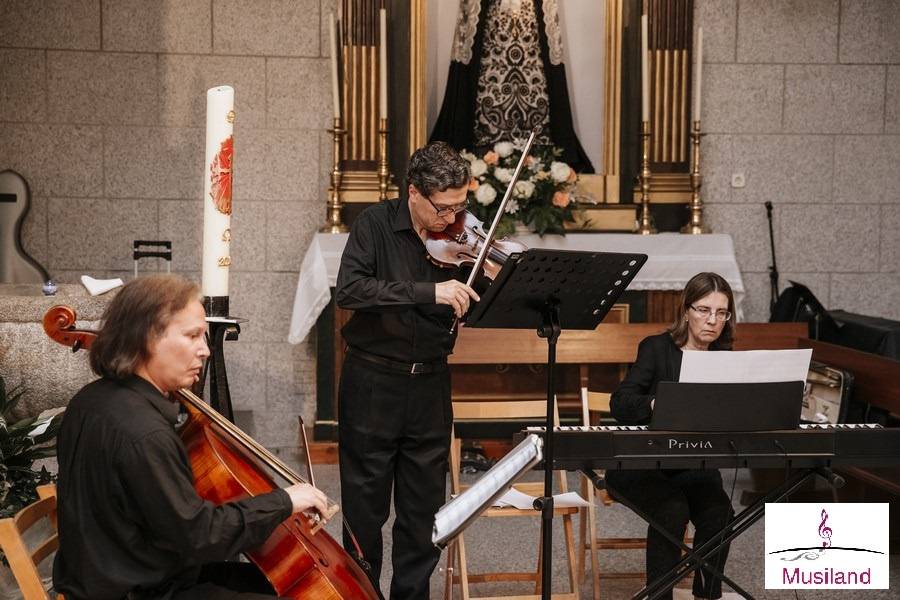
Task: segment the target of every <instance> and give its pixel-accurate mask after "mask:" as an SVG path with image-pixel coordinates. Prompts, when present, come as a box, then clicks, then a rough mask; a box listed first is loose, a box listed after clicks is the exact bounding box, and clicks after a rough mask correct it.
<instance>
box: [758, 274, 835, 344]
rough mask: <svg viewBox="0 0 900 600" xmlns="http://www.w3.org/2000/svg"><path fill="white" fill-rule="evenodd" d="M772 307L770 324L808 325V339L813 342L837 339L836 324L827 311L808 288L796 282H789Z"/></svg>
mask: <svg viewBox="0 0 900 600" xmlns="http://www.w3.org/2000/svg"><path fill="white" fill-rule="evenodd" d="M790 284H791V285H790V287H787V288H785V289H784V290H783V291H782V292H781V293H780V294H778V299H777V300H776V301H775V306H774V307H772V314H771V315H770V316H769V322H770V323H789V322H794V323H801V322H806V323H808V324H809V337H811V338H812V339H814V340H822V341H825V342H834V341H835V340H836V339H837V334H838V329H839V327H838V324H837V322H836V321H835V320H834V319H833V318H831V317H830V316H829V315H828V311H827V310H825V307H824V306H822V303H821V302H819V300H818V299H817V298H816V296H815V294H813V293H812V292H811V291H810V289H809V288H808V287H806V286H805V285H803V284H802V283H797V282H796V281H790Z"/></svg>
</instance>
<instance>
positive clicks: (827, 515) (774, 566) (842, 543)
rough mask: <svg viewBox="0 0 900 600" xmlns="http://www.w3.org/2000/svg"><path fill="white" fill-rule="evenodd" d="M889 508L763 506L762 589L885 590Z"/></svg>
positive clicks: (870, 506)
mask: <svg viewBox="0 0 900 600" xmlns="http://www.w3.org/2000/svg"><path fill="white" fill-rule="evenodd" d="M888 510H889V508H888V504H887V503H881V504H871V503H844V504H805V503H797V504H766V557H765V560H766V589H887V588H888V561H889V557H888V518H889V517H888Z"/></svg>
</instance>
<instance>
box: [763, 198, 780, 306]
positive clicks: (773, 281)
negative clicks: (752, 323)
mask: <svg viewBox="0 0 900 600" xmlns="http://www.w3.org/2000/svg"><path fill="white" fill-rule="evenodd" d="M766 218H767V219H768V220H769V245H770V247H771V249H772V266H771V267H769V282H770V285H771V288H772V291H771V297H770V299H769V317H770V318H771V316H772V314H773V313H774V312H775V302H776V301H777V300H778V265H777V264H776V263H775V231H774V229H773V228H772V203H771V202H769V201H768V200H767V201H766Z"/></svg>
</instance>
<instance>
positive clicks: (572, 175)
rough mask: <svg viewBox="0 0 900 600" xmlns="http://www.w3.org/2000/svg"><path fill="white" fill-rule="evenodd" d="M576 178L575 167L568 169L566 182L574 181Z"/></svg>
mask: <svg viewBox="0 0 900 600" xmlns="http://www.w3.org/2000/svg"><path fill="white" fill-rule="evenodd" d="M576 179H578V173H576V172H575V169H569V177H568V178H567V179H566V183H575V180H576Z"/></svg>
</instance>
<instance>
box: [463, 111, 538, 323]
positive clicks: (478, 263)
mask: <svg viewBox="0 0 900 600" xmlns="http://www.w3.org/2000/svg"><path fill="white" fill-rule="evenodd" d="M538 131H539V129H538V128H534V129H532V130H531V135H529V136H528V139H527V140H526V141H525V147H524V148H523V149H522V156H521V157H520V158H519V164H517V165H516V170H515V171H513V175H512V179H511V180H510V182H509V185H508V186H506V193H504V194H503V200H501V201H500V206H498V207H497V214H495V215H494V220H493V222H491V228H490V229H489V230H488V232H487V236H486V237H485V238H484V243H483V245H482V246H481V250H479V251H478V257H477V258H476V259H475V266H474V267H472V272H471V273H469V277H468V279H467V280H466V285H467V286H469V287H472V284H473V283H474V282H475V278H476V277H477V276H478V273H479V272H480V271H481V267H482V265H484V261H485V259H486V258H487V253H488V251H489V249H490V247H491V244H492V243H493V242H494V234H495V232H496V231H497V226H498V225H500V219H501V218H502V217H503V214H504V213H505V212H506V205H507V204H509V200H510V199H511V198H512V195H513V190H514V189H515V187H516V183H517V182H518V181H519V176H520V175H521V174H522V167H524V166H525V159H526V158H528V154H529V152H531V147H532V146H533V145H534V138H536V137H537V134H538ZM458 322H459V317H455V318H454V319H453V325H451V326H450V333H453V331H454V330H455V329H456V325H457V323H458Z"/></svg>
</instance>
